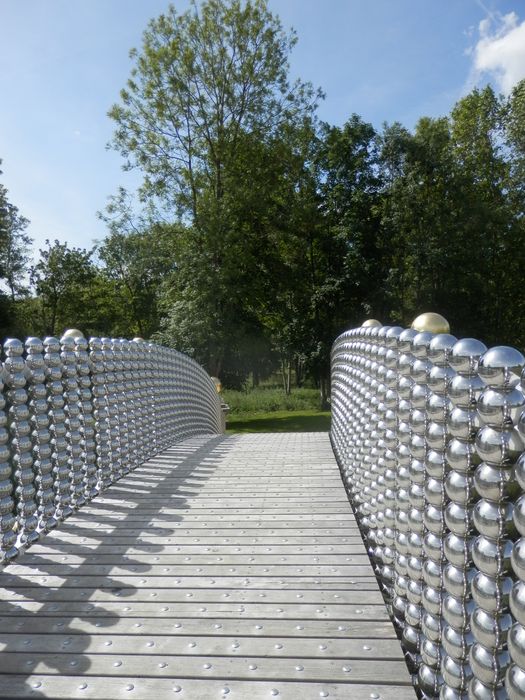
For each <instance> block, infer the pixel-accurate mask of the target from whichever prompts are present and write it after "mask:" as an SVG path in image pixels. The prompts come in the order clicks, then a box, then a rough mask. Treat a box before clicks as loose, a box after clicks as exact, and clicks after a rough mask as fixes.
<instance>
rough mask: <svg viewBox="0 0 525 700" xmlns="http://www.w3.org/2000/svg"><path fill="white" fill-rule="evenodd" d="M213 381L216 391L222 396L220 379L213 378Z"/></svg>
mask: <svg viewBox="0 0 525 700" xmlns="http://www.w3.org/2000/svg"><path fill="white" fill-rule="evenodd" d="M211 380H212V382H213V383H214V384H215V389H216V391H217V393H218V394H220V393H221V391H222V384H221V380H220V379H219V377H211Z"/></svg>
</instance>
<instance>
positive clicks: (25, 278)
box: [0, 0, 525, 387]
mask: <svg viewBox="0 0 525 700" xmlns="http://www.w3.org/2000/svg"><path fill="white" fill-rule="evenodd" d="M294 41H295V38H294V36H293V35H287V34H285V33H284V32H283V30H282V27H281V25H280V22H279V20H278V18H276V17H275V16H273V15H271V14H270V13H269V11H268V10H267V8H266V5H265V3H264V2H263V1H262V0H254V1H253V2H240V1H237V0H208V1H207V2H205V3H203V4H202V5H201V6H200V8H194V9H192V10H190V11H189V13H185V14H183V15H177V14H176V12H175V10H174V9H173V8H170V10H169V11H168V12H167V14H166V15H165V16H161V17H160V18H158V19H156V20H153V21H152V22H151V23H150V25H149V27H148V29H147V31H146V32H145V34H144V41H143V46H142V49H141V50H140V51H135V52H133V53H132V57H133V59H134V61H135V64H134V68H133V71H132V76H131V78H130V81H129V82H128V85H127V87H126V89H125V90H123V91H122V93H121V101H120V103H119V104H117V105H115V106H114V107H113V108H112V110H111V111H110V116H111V118H112V119H113V120H114V121H115V123H116V131H115V137H114V141H113V144H112V145H113V147H114V148H116V149H117V150H119V151H120V152H122V154H123V156H124V158H125V160H126V167H128V168H137V169H139V170H140V171H141V172H142V173H143V175H144V184H143V186H142V188H141V190H140V192H139V200H140V202H141V203H142V205H143V209H142V212H141V213H140V215H135V214H133V213H132V211H133V210H134V209H136V207H135V206H134V205H133V204H131V200H130V197H129V195H128V194H127V193H126V192H125V191H123V190H122V191H120V192H119V193H118V195H117V196H115V197H114V198H113V199H112V202H111V205H110V206H109V207H108V209H107V211H106V212H105V214H104V218H105V219H106V221H107V223H108V235H107V237H106V238H105V240H103V241H102V242H101V243H100V244H99V245H98V246H97V247H96V249H93V250H83V249H79V248H70V247H68V246H67V245H66V244H62V243H58V242H54V243H49V244H48V245H47V247H46V248H45V249H44V250H42V251H40V258H39V260H38V262H37V263H36V264H35V265H34V266H33V267H31V268H30V269H29V268H28V261H29V249H30V243H31V241H30V240H29V239H28V237H27V235H26V234H25V231H26V227H27V221H26V220H25V219H24V218H23V217H22V216H21V215H20V213H19V212H18V210H17V209H16V207H15V206H13V205H12V204H10V203H9V201H8V197H7V191H6V190H5V188H2V187H0V241H1V247H0V278H1V279H2V282H3V283H4V284H3V286H4V289H5V293H3V294H2V296H1V297H0V334H1V335H2V336H7V335H16V336H19V337H20V336H26V335H46V334H60V333H61V332H62V331H63V330H64V329H65V328H67V327H72V326H73V327H78V328H80V329H81V330H83V331H84V332H85V333H86V335H108V336H126V337H133V336H135V335H140V336H142V337H144V338H153V339H155V340H157V341H159V342H162V343H165V344H167V345H171V346H174V347H177V348H178V349H180V350H182V351H184V352H188V353H189V354H191V355H192V356H194V357H195V358H196V359H197V360H199V361H200V362H202V363H203V364H204V365H205V367H206V368H207V369H208V370H209V371H210V373H211V374H215V375H218V376H220V377H221V379H222V381H223V384H224V385H225V386H231V387H236V386H239V385H240V384H242V382H243V381H244V380H245V379H246V377H247V376H248V375H249V374H252V376H253V378H254V381H255V382H256V383H257V380H258V379H259V378H262V377H264V376H267V375H268V374H269V373H270V372H272V371H274V370H275V369H276V368H278V367H280V368H281V369H282V371H283V379H284V382H285V384H287V383H288V384H289V381H290V377H291V376H292V370H294V371H293V376H294V377H296V378H297V381H298V382H299V383H300V382H301V380H302V378H304V377H305V376H306V375H307V374H309V375H310V376H312V377H313V378H314V379H315V380H316V382H318V383H319V385H320V386H321V387H323V386H324V385H325V383H326V380H327V376H328V356H329V350H330V346H331V343H332V341H333V340H334V338H335V336H336V335H337V334H338V333H340V332H341V331H342V330H343V329H345V328H348V327H351V326H354V325H356V324H360V323H361V322H362V321H363V320H364V319H365V318H367V317H374V318H378V319H380V320H381V321H383V322H384V323H390V324H400V325H407V324H410V322H411V321H412V320H413V318H414V317H415V316H416V315H418V314H419V313H421V312H423V311H428V310H431V311H437V312H439V313H441V314H443V315H444V316H445V317H446V318H447V319H448V320H449V322H450V325H451V328H452V332H453V333H454V334H456V335H458V336H475V337H478V338H480V339H482V340H484V341H485V342H487V343H489V344H494V343H507V344H514V345H517V346H518V347H523V346H524V345H525V308H524V305H525V295H524V294H523V291H522V282H523V271H524V270H525V216H524V215H525V81H523V82H522V83H520V84H518V85H517V86H516V88H515V89H514V91H513V93H512V94H511V95H510V96H508V97H503V96H497V95H496V94H495V93H494V92H493V90H492V89H491V88H490V87H486V88H484V89H476V90H474V91H473V92H471V93H470V94H469V95H467V96H466V97H464V98H463V99H461V100H460V101H459V102H458V103H457V104H456V106H455V107H454V109H453V110H452V112H451V114H450V115H449V116H446V117H442V118H439V119H433V118H428V117H423V118H422V119H420V121H419V122H418V124H417V126H416V128H415V129H414V131H413V132H411V131H409V130H408V129H406V128H405V127H403V126H402V125H401V124H399V123H394V124H390V125H389V124H385V125H383V127H382V128H381V130H380V131H377V130H376V129H374V127H373V126H372V125H371V124H368V123H366V122H364V121H363V120H362V119H361V118H360V117H359V116H358V115H356V114H354V115H352V116H351V117H350V118H349V120H348V121H347V122H346V124H345V125H344V126H342V127H335V126H330V125H328V124H325V123H319V122H318V121H317V119H316V104H317V101H318V99H320V97H321V95H320V94H319V93H318V92H316V91H315V90H314V89H313V88H312V86H311V85H309V84H307V83H301V82H298V83H296V84H294V85H292V86H290V85H289V84H288V76H287V68H288V67H287V57H288V55H289V52H290V50H291V48H292V46H293V43H294Z"/></svg>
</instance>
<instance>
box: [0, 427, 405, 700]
mask: <svg viewBox="0 0 525 700" xmlns="http://www.w3.org/2000/svg"><path fill="white" fill-rule="evenodd" d="M0 581H1V585H2V592H1V593H0V625H1V629H2V632H1V633H0V643H1V649H2V652H3V653H2V654H1V656H0V697H4V698H8V697H9V698H10V697H13V698H14V697H56V698H77V697H85V698H106V697H107V698H120V697H127V698H139V699H140V700H142V699H145V698H152V697H155V698H164V697H172V696H173V697H181V698H186V699H188V698H189V699H190V700H200V699H203V700H204V699H207V698H215V697H217V698H226V697H227V698H228V700H230V698H242V699H245V698H250V699H251V700H258V699H259V698H271V697H276V696H278V697H282V698H285V699H287V698H289V699H290V700H293V699H297V698H301V700H304V699H305V698H318V697H330V698H345V699H346V698H363V699H364V698H381V699H382V700H391V699H392V700H393V698H396V700H399V699H400V698H413V697H414V692H413V690H412V687H411V684H410V677H409V674H408V671H407V669H406V666H405V664H404V661H403V657H402V652H401V649H400V646H399V643H398V641H397V638H396V635H395V633H394V630H393V628H392V626H391V623H390V620H389V618H388V615H387V613H386V610H385V608H384V606H383V603H382V598H381V594H380V593H379V590H378V587H377V584H376V581H375V577H374V575H373V572H372V568H371V566H370V563H369V560H368V557H367V555H366V552H365V549H364V545H363V543H362V540H361V537H360V534H359V531H358V529H357V526H356V523H355V520H354V517H353V514H352V512H351V509H350V507H349V504H348V501H347V499H346V494H345V491H344V488H343V486H342V484H341V479H340V476H339V471H338V468H337V466H336V463H335V460H334V458H333V455H332V452H331V448H330V443H329V440H328V437H327V435H326V434H322V433H296V434H279V435H278V434H273V435H270V434H265V435H251V436H231V437H225V436H213V437H209V436H207V437H201V438H194V439H191V440H186V441H184V442H183V443H179V444H178V445H175V446H174V447H172V448H170V449H168V450H166V451H165V452H164V453H162V454H161V455H159V456H157V457H155V458H153V459H151V460H149V461H148V462H146V463H145V464H143V465H142V466H141V467H140V468H138V469H136V470H135V471H134V472H132V473H130V474H129V475H127V476H126V477H124V478H123V479H121V480H120V481H119V482H117V483H116V484H114V485H113V486H112V487H111V488H110V489H108V490H107V491H106V492H105V493H104V494H103V495H101V496H100V497H98V498H97V499H95V500H94V501H93V502H92V503H90V504H88V505H86V506H85V507H84V508H83V509H82V510H80V511H78V512H77V513H75V514H74V515H73V516H72V517H71V518H70V519H69V520H68V521H67V522H65V523H63V524H62V525H61V526H60V528H59V529H58V530H56V531H54V532H53V533H51V534H49V535H47V536H46V537H45V538H44V539H43V540H42V541H41V542H39V543H37V544H35V545H34V546H33V547H32V548H31V549H30V550H29V551H28V552H27V553H26V554H24V555H23V556H22V557H21V558H20V559H19V560H18V561H17V562H14V563H13V564H12V565H10V566H9V567H8V568H6V569H5V571H4V572H3V573H2V574H1V575H0Z"/></svg>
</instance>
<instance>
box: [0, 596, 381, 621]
mask: <svg viewBox="0 0 525 700" xmlns="http://www.w3.org/2000/svg"><path fill="white" fill-rule="evenodd" d="M168 612H169V614H170V616H171V617H180V618H182V617H185V618H194V617H198V618H215V617H244V616H245V617H249V618H250V619H252V620H259V619H268V618H273V619H283V618H284V619H289V620H312V619H313V620H315V619H324V620H326V619H332V620H341V621H345V620H356V619H364V620H388V619H389V617H388V614H387V612H386V609H385V607H384V606H383V605H368V604H367V605H359V607H357V605H337V606H336V605H326V604H325V605H322V604H319V605H300V604H294V605H286V604H285V603H282V604H280V605H278V606H276V605H275V604H272V603H268V604H265V603H253V604H251V603H229V604H228V603H223V604H221V603H208V604H207V605H205V606H204V605H202V604H201V603H198V602H197V603H195V602H188V603H186V604H184V603H173V604H171V605H170V606H166V605H164V604H163V603H162V602H160V603H159V602H149V601H140V600H139V601H135V602H131V601H130V603H129V604H128V603H127V601H125V599H124V600H123V601H122V602H118V603H117V602H113V601H101V602H100V603H95V602H93V603H92V602H79V601H71V602H69V601H67V600H62V601H59V602H56V603H55V602H51V603H46V605H45V607H43V606H42V603H41V602H40V601H24V600H22V601H13V602H9V603H8V602H5V601H0V613H1V614H2V615H4V616H7V615H14V616H15V617H18V616H20V615H23V614H34V613H38V614H39V615H51V614H54V613H59V614H65V613H68V614H71V615H94V616H96V615H108V614H110V615H111V614H113V615H128V616H144V615H147V616H149V617H156V616H159V617H162V616H164V617H166V616H167V614H168Z"/></svg>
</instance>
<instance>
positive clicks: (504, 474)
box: [331, 327, 525, 700]
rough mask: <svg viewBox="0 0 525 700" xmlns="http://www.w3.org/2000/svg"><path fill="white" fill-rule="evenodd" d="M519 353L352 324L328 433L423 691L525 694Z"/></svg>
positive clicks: (338, 345)
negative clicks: (354, 326)
mask: <svg viewBox="0 0 525 700" xmlns="http://www.w3.org/2000/svg"><path fill="white" fill-rule="evenodd" d="M524 366H525V358H524V357H523V355H522V354H521V353H520V352H518V351H517V350H515V349H513V348H509V347H503V346H500V347H494V348H492V349H490V350H487V348H486V346H485V345H484V344H483V343H481V342H479V341H477V340H474V339H464V340H457V339H456V338H455V337H454V336H451V335H449V334H438V335H433V334H432V333H428V332H417V331H415V330H411V329H410V330H403V329H402V328H399V327H382V328H377V327H374V328H365V327H362V328H356V329H354V330H350V331H348V332H346V333H344V334H343V335H341V336H340V337H339V338H338V339H337V340H336V341H335V343H334V346H333V350H332V427H331V438H332V444H333V447H334V451H335V454H336V456H337V458H338V461H339V465H340V468H341V471H342V475H343V478H344V481H345V483H346V486H347V489H348V491H349V494H350V496H351V500H352V501H353V505H354V508H355V511H356V514H357V517H358V520H359V522H360V525H361V529H362V532H363V535H364V538H365V541H366V543H367V546H368V551H369V554H370V556H371V559H372V562H373V564H374V566H375V569H376V573H377V576H378V578H379V580H380V582H381V584H382V587H383V590H384V594H385V597H386V599H387V601H388V604H389V607H390V610H391V614H392V616H393V618H394V620H395V622H396V623H397V626H398V629H399V632H400V635H401V638H402V643H403V645H404V649H405V651H406V655H407V660H408V661H409V665H410V666H411V667H412V669H413V671H414V673H415V676H414V679H415V682H416V684H417V686H418V687H419V690H420V692H421V694H422V696H423V697H424V698H435V697H441V698H443V699H446V700H449V699H450V700H452V699H455V700H458V699H460V698H465V699H466V698H476V699H478V698H479V699H480V700H481V699H483V700H485V699H487V700H488V699H489V698H490V699H494V700H499V699H500V698H501V699H503V698H511V700H517V699H518V698H520V699H521V700H522V699H523V698H525V496H524V490H525V453H524V452H523V450H524V440H525V413H524V410H525V381H524V380H525V373H524Z"/></svg>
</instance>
